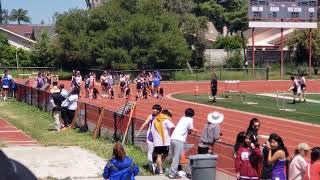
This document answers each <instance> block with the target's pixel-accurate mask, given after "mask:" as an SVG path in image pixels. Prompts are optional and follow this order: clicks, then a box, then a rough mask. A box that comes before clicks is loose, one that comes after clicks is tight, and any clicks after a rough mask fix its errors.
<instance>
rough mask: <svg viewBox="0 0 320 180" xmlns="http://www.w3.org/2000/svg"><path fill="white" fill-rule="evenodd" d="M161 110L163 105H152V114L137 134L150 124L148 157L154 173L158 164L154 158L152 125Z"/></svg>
mask: <svg viewBox="0 0 320 180" xmlns="http://www.w3.org/2000/svg"><path fill="white" fill-rule="evenodd" d="M161 111H162V107H161V106H160V105H159V104H155V105H153V106H152V114H150V115H149V116H148V117H147V119H146V120H145V122H144V123H143V124H142V126H141V127H140V129H139V131H138V134H137V136H139V134H140V133H141V131H142V129H144V128H145V127H146V126H148V130H147V140H146V142H147V147H148V153H147V157H148V161H149V166H150V169H151V170H152V172H153V174H155V170H156V166H155V164H154V158H153V150H154V146H153V136H152V133H151V126H152V122H153V120H154V118H155V117H156V116H158V115H159V114H160V112H161Z"/></svg>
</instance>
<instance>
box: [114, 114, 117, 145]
mask: <svg viewBox="0 0 320 180" xmlns="http://www.w3.org/2000/svg"><path fill="white" fill-rule="evenodd" d="M113 119H114V123H113V126H114V134H113V137H114V140H115V141H116V140H117V113H116V112H114V114H113Z"/></svg>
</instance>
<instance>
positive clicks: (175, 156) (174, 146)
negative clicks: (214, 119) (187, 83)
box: [169, 108, 197, 178]
mask: <svg viewBox="0 0 320 180" xmlns="http://www.w3.org/2000/svg"><path fill="white" fill-rule="evenodd" d="M193 116H194V110H193V109H191V108H188V109H186V110H185V115H184V116H183V117H182V118H181V119H180V120H179V122H178V124H177V126H176V128H175V130H174V131H173V133H172V135H171V143H170V151H171V152H170V156H171V157H172V163H171V167H170V172H169V178H175V177H177V176H178V175H177V172H178V166H179V162H180V157H181V155H182V153H183V146H184V143H185V142H186V140H187V136H188V134H190V133H196V132H197V131H196V130H195V129H194V127H193Z"/></svg>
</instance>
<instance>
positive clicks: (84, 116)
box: [15, 84, 234, 174]
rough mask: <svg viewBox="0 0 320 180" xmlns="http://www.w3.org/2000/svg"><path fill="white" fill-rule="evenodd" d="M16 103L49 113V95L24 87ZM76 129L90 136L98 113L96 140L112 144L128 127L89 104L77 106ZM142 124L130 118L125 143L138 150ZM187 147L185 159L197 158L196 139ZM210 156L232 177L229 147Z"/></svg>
mask: <svg viewBox="0 0 320 180" xmlns="http://www.w3.org/2000/svg"><path fill="white" fill-rule="evenodd" d="M17 87H18V89H17V92H16V97H15V98H16V100H18V101H21V102H25V103H27V104H28V105H31V106H35V107H38V108H39V109H41V110H42V111H45V112H51V109H52V107H51V105H50V104H51V103H48V102H49V98H50V93H49V92H48V91H45V90H41V89H36V88H33V87H30V86H27V85H23V84H17ZM78 108H79V109H78V111H77V112H79V113H78V114H77V119H76V125H77V126H78V127H81V126H84V125H87V126H88V129H89V130H90V131H91V132H94V130H95V128H96V125H97V123H98V119H99V116H100V113H101V111H102V110H103V111H104V114H103V117H102V125H101V127H100V129H99V130H98V136H99V137H108V138H112V139H113V140H114V141H118V140H122V138H123V135H124V134H125V131H126V127H127V125H128V122H129V121H128V120H129V117H128V115H121V114H118V113H116V112H115V111H113V110H110V109H106V108H103V107H99V106H97V105H95V104H92V103H87V102H81V101H80V102H79V103H78ZM143 123H144V120H143V119H141V118H138V117H135V116H133V118H132V121H131V124H130V127H129V130H128V136H127V138H126V139H127V141H126V143H131V144H133V145H136V146H139V147H140V148H141V149H142V150H146V146H145V140H146V131H143V132H142V133H141V134H140V135H139V136H136V133H137V132H138V130H139V128H140V127H141V126H142V124H143ZM187 142H188V144H193V145H194V146H193V148H191V149H189V150H188V152H187V153H186V154H187V155H191V154H197V144H198V143H199V142H200V137H199V136H198V135H189V136H188V140H187ZM214 152H215V153H217V154H218V155H219V159H218V168H220V169H222V170H224V171H225V172H226V173H229V174H234V168H233V167H234V165H233V147H232V145H230V144H225V143H217V144H215V146H214Z"/></svg>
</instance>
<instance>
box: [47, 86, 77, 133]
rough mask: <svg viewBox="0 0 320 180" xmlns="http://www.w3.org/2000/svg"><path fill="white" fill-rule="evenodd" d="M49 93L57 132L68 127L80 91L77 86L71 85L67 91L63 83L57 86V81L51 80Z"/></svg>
mask: <svg viewBox="0 0 320 180" xmlns="http://www.w3.org/2000/svg"><path fill="white" fill-rule="evenodd" d="M50 93H51V97H50V103H51V105H52V114H53V117H54V119H55V129H56V130H57V131H58V132H59V131H60V130H63V129H66V128H68V127H70V125H71V123H72V120H73V117H74V114H75V111H76V109H77V106H78V104H77V103H78V100H79V93H80V91H79V88H77V87H73V88H71V90H69V91H67V90H66V89H65V88H64V84H60V85H59V86H58V83H57V82H53V83H52V88H51V89H50Z"/></svg>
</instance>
